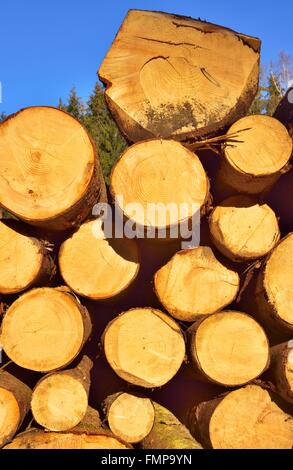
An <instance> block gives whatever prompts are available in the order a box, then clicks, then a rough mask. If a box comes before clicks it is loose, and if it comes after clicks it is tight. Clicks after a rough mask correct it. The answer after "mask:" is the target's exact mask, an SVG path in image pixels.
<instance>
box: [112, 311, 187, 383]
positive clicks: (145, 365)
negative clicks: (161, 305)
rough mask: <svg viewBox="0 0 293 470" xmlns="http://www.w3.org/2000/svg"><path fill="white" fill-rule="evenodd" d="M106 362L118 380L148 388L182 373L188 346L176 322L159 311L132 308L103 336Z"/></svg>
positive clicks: (114, 321)
mask: <svg viewBox="0 0 293 470" xmlns="http://www.w3.org/2000/svg"><path fill="white" fill-rule="evenodd" d="M103 344H104V351H105V355H106V359H107V361H108V363H109V364H110V366H111V367H112V369H113V370H114V372H116V374H117V375H119V377H121V378H122V379H124V380H126V381H127V382H130V383H132V384H134V385H139V386H141V387H145V388H153V387H160V386H162V385H164V384H166V383H167V382H168V381H169V380H171V379H172V377H173V376H174V375H175V374H176V373H177V371H178V370H179V368H180V366H181V364H182V362H183V360H184V356H185V343H184V339H183V335H182V332H181V330H180V328H179V326H178V325H177V323H176V322H175V321H174V320H173V319H171V318H170V317H168V315H166V314H165V313H163V312H161V311H160V310H156V309H153V308H147V307H145V308H133V309H131V310H128V311H126V312H123V313H121V314H120V315H119V316H118V317H116V318H114V320H112V321H111V322H110V323H109V324H108V326H107V327H106V330H105V332H104V335H103Z"/></svg>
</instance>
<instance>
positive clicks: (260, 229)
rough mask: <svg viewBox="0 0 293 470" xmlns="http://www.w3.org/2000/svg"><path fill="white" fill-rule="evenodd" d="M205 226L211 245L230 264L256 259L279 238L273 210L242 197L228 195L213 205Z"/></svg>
mask: <svg viewBox="0 0 293 470" xmlns="http://www.w3.org/2000/svg"><path fill="white" fill-rule="evenodd" d="M209 227H210V233H211V237H212V241H213V243H214V244H215V246H216V247H217V248H218V250H219V251H221V253H222V254H223V255H225V256H227V257H228V258H229V259H231V260H232V261H240V262H241V261H249V260H253V259H256V258H260V257H262V256H264V255H266V254H267V253H269V252H270V251H271V250H272V249H273V248H274V246H275V245H276V243H277V242H278V241H279V239H280V230H279V225H278V220H277V217H276V215H275V213H274V211H273V210H272V209H271V208H270V207H269V206H268V205H267V204H264V203H260V202H258V201H257V199H254V198H252V197H250V196H245V195H237V196H232V197H230V198H228V199H225V200H224V201H223V202H222V203H221V204H220V205H218V206H216V207H215V209H214V210H213V212H212V213H211V215H210V218H209Z"/></svg>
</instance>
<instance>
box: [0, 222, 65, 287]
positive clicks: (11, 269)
mask: <svg viewBox="0 0 293 470" xmlns="http://www.w3.org/2000/svg"><path fill="white" fill-rule="evenodd" d="M55 272H56V267H55V264H54V261H53V259H52V258H51V256H50V255H49V251H48V249H47V247H46V244H45V242H43V241H42V240H39V239H38V238H36V237H33V236H30V235H29V234H28V233H26V230H23V229H22V227H20V226H19V224H18V223H15V221H6V220H2V221H0V293H1V294H14V293H18V292H21V291H24V290H26V289H28V288H30V287H37V286H41V285H47V284H50V281H51V280H52V278H53V276H54V275H55Z"/></svg>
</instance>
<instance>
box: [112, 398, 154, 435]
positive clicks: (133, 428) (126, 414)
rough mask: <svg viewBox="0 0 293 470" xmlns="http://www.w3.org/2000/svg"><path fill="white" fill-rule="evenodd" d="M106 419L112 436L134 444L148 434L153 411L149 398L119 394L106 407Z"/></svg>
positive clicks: (151, 425)
mask: <svg viewBox="0 0 293 470" xmlns="http://www.w3.org/2000/svg"><path fill="white" fill-rule="evenodd" d="M107 418H108V424H109V427H110V429H111V431H112V432H113V434H115V435H116V436H118V437H120V438H121V439H123V440H124V441H126V442H129V443H131V444H135V443H138V442H140V441H142V440H143V439H144V438H145V437H146V436H147V435H148V434H149V433H150V431H151V429H152V427H153V424H154V419H155V410H154V406H153V404H152V402H151V400H150V399H149V398H144V397H139V396H135V395H131V394H129V393H121V394H119V395H118V396H117V397H116V398H115V399H114V400H113V401H112V403H111V404H110V406H109V407H108V411H107Z"/></svg>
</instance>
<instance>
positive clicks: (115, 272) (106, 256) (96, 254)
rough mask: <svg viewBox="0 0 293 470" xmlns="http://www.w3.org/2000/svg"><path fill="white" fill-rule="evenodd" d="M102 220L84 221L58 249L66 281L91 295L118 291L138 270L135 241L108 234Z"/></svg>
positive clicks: (108, 294) (77, 291)
mask: <svg viewBox="0 0 293 470" xmlns="http://www.w3.org/2000/svg"><path fill="white" fill-rule="evenodd" d="M101 224H102V222H101V221H100V220H99V219H97V220H95V221H91V222H87V223H85V224H83V225H82V226H81V227H80V228H79V230H78V231H77V232H76V233H75V234H74V235H72V237H71V238H69V239H68V240H66V241H65V242H64V243H63V245H62V246H61V249H60V252H59V266H60V271H61V275H62V277H63V279H64V280H65V282H66V283H67V285H69V286H70V288H71V289H72V290H73V291H74V292H76V293H77V294H79V295H82V296H85V297H90V298H92V299H106V298H110V297H113V296H115V295H118V294H119V293H121V292H122V291H124V290H125V289H126V288H127V287H128V286H129V285H130V284H131V283H132V282H133V281H134V279H135V278H136V276H137V273H138V270H139V253H138V248H137V245H136V242H135V241H134V240H130V239H126V238H116V239H114V238H106V237H105V234H104V231H103V230H102V227H101ZM77 253H78V260H77V259H76V255H77Z"/></svg>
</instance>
